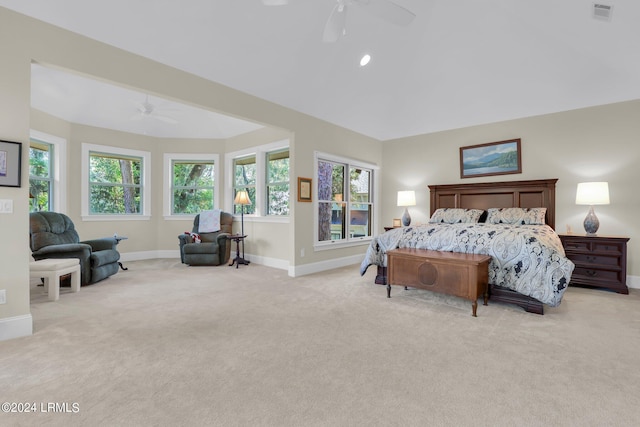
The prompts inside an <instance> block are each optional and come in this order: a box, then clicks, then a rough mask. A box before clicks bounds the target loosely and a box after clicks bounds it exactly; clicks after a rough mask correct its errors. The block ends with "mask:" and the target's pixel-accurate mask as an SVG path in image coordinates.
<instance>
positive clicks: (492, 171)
mask: <svg viewBox="0 0 640 427" xmlns="http://www.w3.org/2000/svg"><path fill="white" fill-rule="evenodd" d="M512 173H522V160H521V155H520V138H517V139H509V140H507V141H498V142H489V143H487V144H480V145H470V146H468V147H460V178H474V177H477V176H491V175H507V174H512Z"/></svg>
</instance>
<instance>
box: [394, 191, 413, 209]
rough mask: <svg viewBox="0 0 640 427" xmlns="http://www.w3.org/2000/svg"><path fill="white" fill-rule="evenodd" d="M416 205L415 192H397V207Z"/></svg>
mask: <svg viewBox="0 0 640 427" xmlns="http://www.w3.org/2000/svg"><path fill="white" fill-rule="evenodd" d="M415 205H416V192H415V191H413V190H410V191H398V206H415Z"/></svg>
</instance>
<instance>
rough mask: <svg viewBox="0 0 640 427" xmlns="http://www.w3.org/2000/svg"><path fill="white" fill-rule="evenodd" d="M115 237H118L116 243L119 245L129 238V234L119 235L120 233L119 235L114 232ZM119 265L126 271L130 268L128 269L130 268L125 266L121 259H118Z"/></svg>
mask: <svg viewBox="0 0 640 427" xmlns="http://www.w3.org/2000/svg"><path fill="white" fill-rule="evenodd" d="M113 238H114V239H116V245H119V244H120V242H121V241H122V240H127V239H128V237H127V236H119V235H118V233H116V234H114V235H113ZM118 265H119V266H120V268H121V269H122V270H123V271H126V270H128V269H129V268H127V267H124V266H123V265H122V263H121V262H120V261H118Z"/></svg>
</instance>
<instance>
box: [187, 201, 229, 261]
mask: <svg viewBox="0 0 640 427" xmlns="http://www.w3.org/2000/svg"><path fill="white" fill-rule="evenodd" d="M232 225H233V215H231V214H230V213H228V212H220V230H219V231H214V232H212V233H201V232H200V231H199V229H200V214H198V215H196V217H195V218H194V219H193V228H192V229H191V232H192V233H195V234H198V235H199V236H200V239H201V240H202V241H201V242H200V243H196V242H194V239H193V238H192V236H191V235H190V234H188V233H184V234H181V235H179V236H178V239H179V241H180V259H181V261H182V263H183V264H188V265H223V264H226V263H227V262H229V258H230V256H231V241H230V240H229V239H228V238H227V236H229V235H231V233H232V231H231V227H232Z"/></svg>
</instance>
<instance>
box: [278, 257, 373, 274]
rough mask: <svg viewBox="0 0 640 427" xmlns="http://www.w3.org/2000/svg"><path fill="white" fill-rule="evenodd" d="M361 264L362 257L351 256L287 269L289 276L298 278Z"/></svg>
mask: <svg viewBox="0 0 640 427" xmlns="http://www.w3.org/2000/svg"><path fill="white" fill-rule="evenodd" d="M361 262H362V255H351V256H348V257H342V258H337V259H331V260H327V261H320V262H314V263H311V264H302V265H298V266H294V267H289V276H291V277H298V276H305V275H307V274H313V273H321V272H323V271H327V270H333V269H334V268H340V267H346V266H348V265H353V264H357V265H360V263H361Z"/></svg>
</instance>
